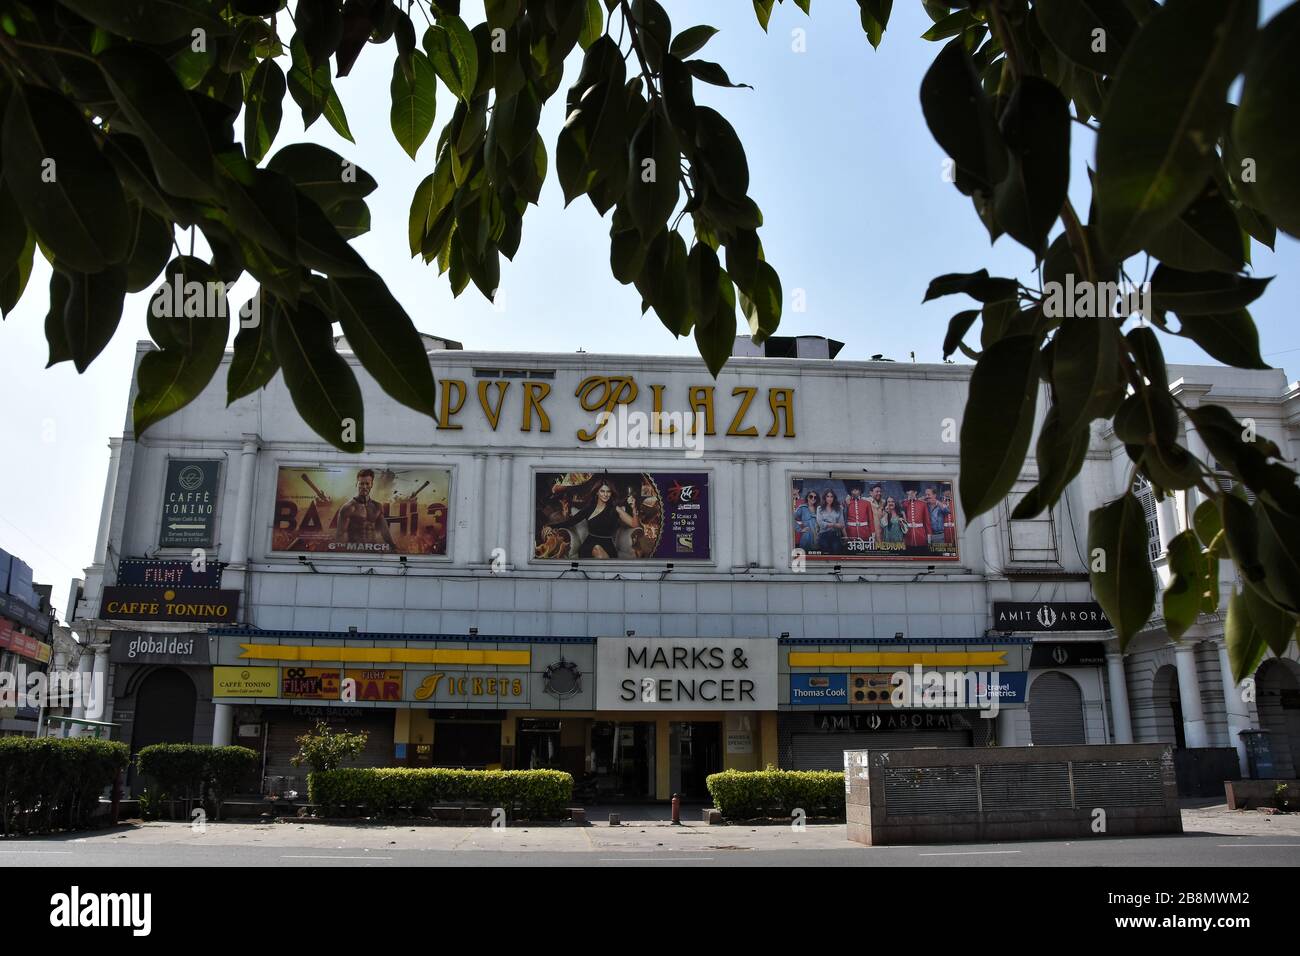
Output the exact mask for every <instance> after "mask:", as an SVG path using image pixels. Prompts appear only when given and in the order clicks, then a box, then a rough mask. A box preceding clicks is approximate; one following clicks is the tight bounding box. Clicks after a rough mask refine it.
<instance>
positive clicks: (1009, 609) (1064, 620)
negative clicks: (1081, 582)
mask: <svg viewBox="0 0 1300 956" xmlns="http://www.w3.org/2000/svg"><path fill="white" fill-rule="evenodd" d="M1110 628H1111V623H1110V618H1108V617H1106V612H1105V611H1103V610H1102V609H1101V605H1100V604H1097V603H1096V602H1095V601H1082V602H1075V603H1067V602H1063V601H1043V602H1038V603H1034V604H1022V603H1018V602H1014V601H994V602H993V629H994V630H995V631H1109V630H1110Z"/></svg>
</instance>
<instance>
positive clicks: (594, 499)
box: [533, 471, 709, 561]
mask: <svg viewBox="0 0 1300 956" xmlns="http://www.w3.org/2000/svg"><path fill="white" fill-rule="evenodd" d="M536 480H537V493H536V497H535V499H534V501H535V503H536V524H535V531H536V534H535V538H534V547H533V556H534V557H535V558H541V559H550V560H556V561H707V560H709V500H708V497H709V496H708V491H709V476H708V475H707V474H705V473H702V472H664V471H655V472H624V471H615V472H563V473H557V472H539V473H538V474H537V477H536Z"/></svg>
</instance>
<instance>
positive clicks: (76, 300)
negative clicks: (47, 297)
mask: <svg viewBox="0 0 1300 956" xmlns="http://www.w3.org/2000/svg"><path fill="white" fill-rule="evenodd" d="M68 281H69V283H70V287H69V289H68V301H67V305H66V306H65V307H64V311H63V330H64V334H65V336H66V339H65V341H66V342H67V344H68V351H69V353H70V354H71V356H72V364H73V365H75V366H76V367H77V371H78V372H84V371H86V369H87V368H89V367H90V363H91V362H92V361H94V359H95V357H96V356H97V355H99V353H100V352H102V351H104V347H105V346H106V345H108V343H109V342H111V341H112V339H113V333H114V332H116V331H117V324H118V322H119V321H120V320H121V318H122V300H123V298H124V297H125V296H126V267H125V266H122V265H114V266H109V267H108V268H106V269H104V270H103V271H102V272H91V273H86V272H72V273H69V275H68Z"/></svg>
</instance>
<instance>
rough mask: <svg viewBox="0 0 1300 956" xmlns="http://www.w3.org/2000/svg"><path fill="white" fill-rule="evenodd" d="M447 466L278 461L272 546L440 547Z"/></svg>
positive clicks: (329, 550) (392, 550)
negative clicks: (293, 464) (290, 464)
mask: <svg viewBox="0 0 1300 956" xmlns="http://www.w3.org/2000/svg"><path fill="white" fill-rule="evenodd" d="M450 494H451V471H450V470H448V469H446V468H430V467H427V466H424V465H414V466H410V467H407V466H386V465H362V466H359V467H358V466H351V465H349V466H343V465H331V466H329V467H323V468H293V467H282V468H280V469H279V472H278V475H277V478H276V484H275V520H274V522H273V524H272V531H271V550H272V551H289V552H303V551H305V552H311V553H320V554H366V555H373V554H408V555H441V554H446V553H447V529H448V527H449V504H448V501H449V496H450Z"/></svg>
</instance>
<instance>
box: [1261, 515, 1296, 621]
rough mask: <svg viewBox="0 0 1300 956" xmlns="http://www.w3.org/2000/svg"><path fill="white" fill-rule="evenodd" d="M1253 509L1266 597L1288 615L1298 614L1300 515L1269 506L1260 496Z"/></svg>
mask: <svg viewBox="0 0 1300 956" xmlns="http://www.w3.org/2000/svg"><path fill="white" fill-rule="evenodd" d="M1254 510H1255V524H1256V527H1257V528H1258V529H1259V560H1260V563H1261V564H1263V565H1264V567H1266V568H1268V581H1267V584H1268V593H1269V597H1270V598H1271V599H1272V600H1273V601H1274V603H1276V604H1278V605H1280V606H1281V607H1283V608H1285V609H1287V610H1288V611H1290V612H1291V613H1292V614H1295V613H1300V516H1297V515H1295V514H1288V513H1286V512H1284V511H1282V510H1280V509H1278V508H1274V507H1271V506H1270V505H1269V504H1268V503H1267V502H1266V501H1265V500H1264V499H1263V498H1259V499H1257V500H1256V502H1255V505H1254Z"/></svg>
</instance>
